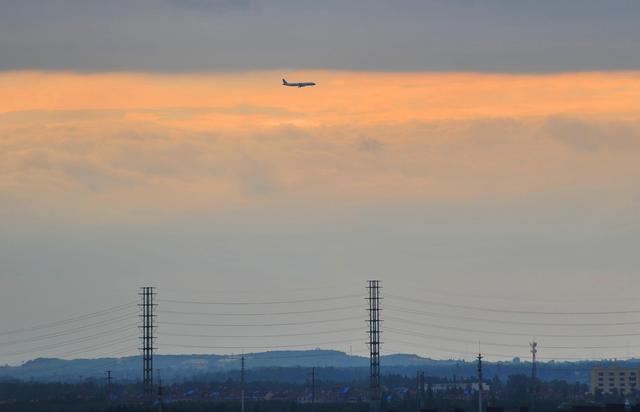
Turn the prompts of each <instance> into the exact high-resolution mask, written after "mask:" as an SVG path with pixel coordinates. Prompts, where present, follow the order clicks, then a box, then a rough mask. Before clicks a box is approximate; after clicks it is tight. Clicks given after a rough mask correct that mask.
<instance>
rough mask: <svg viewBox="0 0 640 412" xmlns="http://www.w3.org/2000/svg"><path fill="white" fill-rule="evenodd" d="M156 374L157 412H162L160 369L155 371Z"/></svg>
mask: <svg viewBox="0 0 640 412" xmlns="http://www.w3.org/2000/svg"><path fill="white" fill-rule="evenodd" d="M157 372H158V410H159V411H160V412H162V403H163V402H162V378H161V377H160V369H157Z"/></svg>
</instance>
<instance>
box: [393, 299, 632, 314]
mask: <svg viewBox="0 0 640 412" xmlns="http://www.w3.org/2000/svg"><path fill="white" fill-rule="evenodd" d="M387 296H388V297H391V298H396V299H401V300H404V301H410V302H416V303H421V304H427V305H437V306H446V307H450V308H458V309H467V310H479V311H484V312H497V313H517V314H522V315H623V314H632V313H640V310H618V311H599V312H548V311H527V310H515V309H497V308H487V307H481V306H471V305H460V304H454V303H444V302H436V301H432V300H423V299H416V298H411V297H407V296H398V295H387Z"/></svg>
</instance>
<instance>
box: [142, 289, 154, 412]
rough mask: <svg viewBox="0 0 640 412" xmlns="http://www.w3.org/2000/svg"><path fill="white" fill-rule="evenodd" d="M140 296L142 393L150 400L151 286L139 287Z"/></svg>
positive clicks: (151, 380) (152, 341)
mask: <svg viewBox="0 0 640 412" xmlns="http://www.w3.org/2000/svg"><path fill="white" fill-rule="evenodd" d="M140 289H141V292H140V296H142V304H140V305H139V306H140V307H141V308H142V315H140V316H141V318H142V326H141V327H140V328H141V331H142V336H141V339H142V348H140V350H142V384H143V386H144V394H145V395H146V397H147V399H148V400H149V401H151V399H152V398H153V351H154V349H155V347H154V341H155V337H154V332H155V326H154V324H153V320H154V318H155V316H156V315H155V314H154V312H155V310H154V309H155V306H156V305H155V304H154V303H153V297H154V296H155V292H154V291H153V290H154V288H153V287H142V288H140Z"/></svg>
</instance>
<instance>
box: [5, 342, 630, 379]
mask: <svg viewBox="0 0 640 412" xmlns="http://www.w3.org/2000/svg"><path fill="white" fill-rule="evenodd" d="M245 359H246V368H247V379H249V380H280V381H304V380H305V379H307V378H308V368H311V367H316V368H317V376H318V378H319V379H324V380H336V381H338V380H339V381H346V380H354V379H356V380H357V379H366V378H367V377H368V373H369V370H368V367H369V359H368V358H366V357H362V356H351V355H349V354H346V353H344V352H339V351H332V350H320V349H317V350H309V351H272V352H260V353H249V354H246V355H245ZM154 362H155V365H154V366H155V368H158V369H160V370H161V372H162V377H163V379H166V380H176V379H179V380H183V379H207V380H225V379H237V378H238V370H239V368H240V361H239V357H238V356H229V355H156V356H155V357H154ZM141 363H142V360H141V357H140V356H129V357H124V358H100V359H74V360H63V359H52V358H38V359H34V360H32V361H28V362H26V363H24V364H22V365H20V366H4V367H0V380H16V379H17V380H35V381H62V382H78V381H84V380H91V379H102V378H104V375H105V371H107V370H111V371H112V375H113V376H114V378H115V379H118V380H121V381H137V380H139V379H140V376H141ZM603 363H605V364H607V363H617V364H620V365H622V366H629V365H634V366H640V360H631V361H620V362H615V361H613V360H612V361H606V362H595V361H583V362H540V363H539V364H538V376H539V377H540V378H541V379H544V380H550V379H563V380H567V381H570V382H582V383H588V382H589V381H590V370H591V368H592V367H593V366H595V365H596V364H603ZM484 365H485V376H486V377H487V378H489V379H491V378H492V377H494V376H499V377H501V378H506V377H507V376H509V375H513V374H522V373H524V374H529V373H530V371H531V363H529V362H520V361H519V360H517V359H514V360H513V361H508V362H485V364H484ZM381 367H382V372H383V374H385V375H390V374H397V375H405V376H414V375H415V373H416V370H421V371H423V372H425V374H426V375H427V376H433V377H440V378H453V377H454V376H455V377H457V378H458V379H460V378H464V377H469V376H474V375H475V373H476V372H475V368H476V365H475V362H469V361H463V360H455V359H452V360H434V359H429V358H422V357H419V356H417V355H410V354H393V355H387V356H383V357H382V359H381Z"/></svg>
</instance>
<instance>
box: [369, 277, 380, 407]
mask: <svg viewBox="0 0 640 412" xmlns="http://www.w3.org/2000/svg"><path fill="white" fill-rule="evenodd" d="M367 289H368V290H369V297H368V298H367V300H368V302H369V308H368V309H367V310H368V311H369V342H368V344H369V402H370V411H371V412H380V408H381V392H380V343H381V342H380V310H381V308H380V300H381V299H382V298H381V297H380V289H381V287H380V281H379V280H370V281H369V282H368V286H367Z"/></svg>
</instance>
